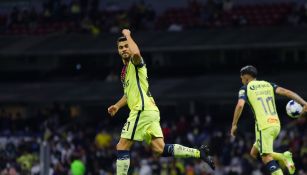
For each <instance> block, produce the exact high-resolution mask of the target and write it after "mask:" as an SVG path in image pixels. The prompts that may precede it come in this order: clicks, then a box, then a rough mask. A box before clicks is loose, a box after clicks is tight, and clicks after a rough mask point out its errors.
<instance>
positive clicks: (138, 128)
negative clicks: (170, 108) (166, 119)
mask: <svg viewBox="0 0 307 175" xmlns="http://www.w3.org/2000/svg"><path fill="white" fill-rule="evenodd" d="M120 137H121V138H125V139H129V140H134V141H144V140H145V141H146V143H148V144H149V143H150V142H151V138H152V137H161V138H163V133H162V129H161V126H160V112H159V111H130V114H129V117H128V119H127V122H126V123H125V125H124V127H123V129H122V133H121V136H120Z"/></svg>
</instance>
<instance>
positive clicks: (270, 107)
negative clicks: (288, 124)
mask: <svg viewBox="0 0 307 175" xmlns="http://www.w3.org/2000/svg"><path fill="white" fill-rule="evenodd" d="M257 100H259V101H260V102H261V104H262V107H263V110H264V112H265V114H266V115H276V114H277V112H276V108H275V104H274V101H273V97H267V98H265V100H264V99H263V98H262V97H258V98H257Z"/></svg>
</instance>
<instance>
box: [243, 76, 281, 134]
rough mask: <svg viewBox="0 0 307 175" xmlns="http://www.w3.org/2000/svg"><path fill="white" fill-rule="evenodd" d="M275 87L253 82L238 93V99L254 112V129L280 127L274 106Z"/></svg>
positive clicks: (256, 81) (264, 82)
mask: <svg viewBox="0 0 307 175" xmlns="http://www.w3.org/2000/svg"><path fill="white" fill-rule="evenodd" d="M276 88H277V85H275V84H272V83H269V82H267V81H258V80H253V81H251V82H249V83H248V85H247V86H243V87H242V88H241V89H240V91H239V98H240V99H244V100H245V101H247V102H248V104H249V105H250V107H251V109H252V111H253V112H254V116H255V120H256V127H257V128H258V129H259V130H262V129H265V128H268V127H271V126H280V121H279V118H278V114H277V111H276V105H275V90H276Z"/></svg>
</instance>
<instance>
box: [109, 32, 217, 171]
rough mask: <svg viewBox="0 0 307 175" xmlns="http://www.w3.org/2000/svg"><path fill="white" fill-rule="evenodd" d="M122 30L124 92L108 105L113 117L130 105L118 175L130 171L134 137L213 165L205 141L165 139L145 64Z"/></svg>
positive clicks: (175, 154) (165, 153)
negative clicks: (191, 145)
mask: <svg viewBox="0 0 307 175" xmlns="http://www.w3.org/2000/svg"><path fill="white" fill-rule="evenodd" d="M122 34H123V36H122V37H120V38H119V39H118V40H117V49H118V53H119V55H120V56H121V58H122V61H123V63H124V66H123V69H122V72H121V81H122V83H123V88H124V95H123V96H122V98H121V99H120V100H119V101H118V102H117V103H116V104H114V105H111V106H110V107H109V108H108V113H109V114H110V115H111V116H112V117H113V116H114V115H115V114H116V113H117V111H118V110H119V109H120V108H122V107H123V106H125V105H128V107H129V109H130V114H129V117H128V119H127V122H126V123H125V125H124V127H123V129H122V133H121V136H120V140H119V142H118V144H117V146H116V149H117V161H116V171H117V175H125V174H127V172H128V169H129V164H130V148H131V146H132V145H133V143H134V142H135V141H146V143H148V144H150V146H151V148H152V150H153V151H154V152H155V153H158V154H159V155H161V156H164V157H167V156H173V157H180V158H197V159H202V160H203V161H205V162H206V163H208V164H209V165H210V166H211V168H213V169H214V163H213V160H212V158H211V157H210V156H209V149H208V147H207V146H206V145H202V146H201V147H200V148H199V149H194V148H188V147H185V146H182V145H179V144H165V143H164V139H163V133H162V130H161V126H160V112H159V109H158V107H157V106H156V104H155V101H154V99H153V97H152V96H151V94H150V91H149V84H148V77H147V68H146V64H145V63H144V60H143V58H142V56H141V54H140V50H139V48H138V46H137V44H136V43H135V42H134V40H133V39H132V37H131V32H130V30H128V29H124V30H122Z"/></svg>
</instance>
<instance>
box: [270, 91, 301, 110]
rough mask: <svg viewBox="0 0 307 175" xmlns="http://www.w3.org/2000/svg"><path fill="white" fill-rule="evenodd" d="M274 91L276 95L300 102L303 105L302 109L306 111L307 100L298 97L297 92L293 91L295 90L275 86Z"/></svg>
mask: <svg viewBox="0 0 307 175" xmlns="http://www.w3.org/2000/svg"><path fill="white" fill-rule="evenodd" d="M275 92H276V94H278V95H282V96H285V97H288V98H290V99H292V100H294V101H296V102H298V103H299V104H301V105H302V106H303V107H304V109H303V111H304V112H307V102H306V101H305V100H304V99H303V98H302V97H300V96H299V95H298V94H297V93H295V92H293V91H291V90H289V89H286V88H282V87H277V88H276V90H275Z"/></svg>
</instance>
